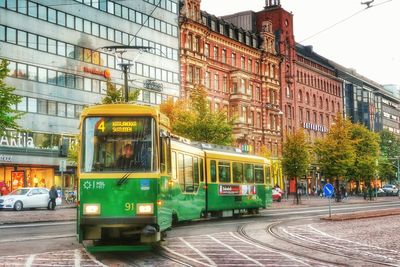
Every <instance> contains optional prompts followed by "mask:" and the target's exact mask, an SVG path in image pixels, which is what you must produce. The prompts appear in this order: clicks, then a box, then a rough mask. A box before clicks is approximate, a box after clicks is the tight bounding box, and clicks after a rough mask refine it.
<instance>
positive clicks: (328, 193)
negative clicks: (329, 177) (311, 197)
mask: <svg viewBox="0 0 400 267" xmlns="http://www.w3.org/2000/svg"><path fill="white" fill-rule="evenodd" d="M333 192H334V189H333V185H332V184H326V185H325V186H324V194H325V196H326V197H331V196H332V195H333Z"/></svg>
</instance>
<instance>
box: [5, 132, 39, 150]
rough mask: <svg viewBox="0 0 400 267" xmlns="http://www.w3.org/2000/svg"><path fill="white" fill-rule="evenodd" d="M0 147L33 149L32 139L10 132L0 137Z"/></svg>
mask: <svg viewBox="0 0 400 267" xmlns="http://www.w3.org/2000/svg"><path fill="white" fill-rule="evenodd" d="M0 146H10V147H27V148H35V145H34V143H33V137H32V136H28V134H27V133H20V132H19V133H16V132H10V133H9V134H7V135H3V136H1V137H0Z"/></svg>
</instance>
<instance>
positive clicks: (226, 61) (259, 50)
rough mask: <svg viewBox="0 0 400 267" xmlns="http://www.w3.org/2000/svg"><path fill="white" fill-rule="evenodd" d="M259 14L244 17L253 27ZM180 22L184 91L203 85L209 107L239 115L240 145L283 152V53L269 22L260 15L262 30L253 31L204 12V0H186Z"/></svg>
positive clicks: (237, 135)
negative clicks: (278, 49) (281, 64)
mask: <svg viewBox="0 0 400 267" xmlns="http://www.w3.org/2000/svg"><path fill="white" fill-rule="evenodd" d="M255 16H256V13H254V12H251V14H249V15H248V16H245V17H244V18H245V19H246V23H247V24H248V25H250V27H253V26H255V25H253V23H252V22H253V21H254V20H255ZM180 23H181V24H180V30H181V32H180V34H181V50H180V56H181V71H182V73H181V77H182V79H181V96H182V97H187V96H188V95H189V94H190V92H191V90H192V89H193V88H194V87H195V86H196V85H204V86H205V87H206V89H207V90H208V99H209V103H210V107H211V109H213V110H220V109H223V110H226V111H227V112H228V114H229V116H231V117H234V118H236V121H235V125H234V137H235V139H236V144H237V146H238V147H240V148H242V150H244V151H249V152H255V153H256V152H258V151H260V149H261V147H263V146H266V147H267V148H268V150H270V151H271V154H272V156H278V155H280V154H281V139H282V129H281V118H280V117H281V113H282V112H281V108H280V102H281V99H280V95H281V93H280V88H281V85H280V82H279V80H280V74H281V73H280V68H279V65H280V57H279V56H278V55H277V53H276V51H275V45H274V44H275V34H274V29H273V25H272V23H271V21H270V20H269V19H265V20H262V21H261V20H259V21H258V24H259V26H260V31H255V30H249V29H247V28H246V27H237V26H235V25H233V24H232V23H229V22H227V21H226V20H224V19H221V18H217V17H215V16H212V15H209V14H207V13H206V12H201V11H200V0H185V1H184V5H183V7H182V9H181V17H180Z"/></svg>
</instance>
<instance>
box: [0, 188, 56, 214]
mask: <svg viewBox="0 0 400 267" xmlns="http://www.w3.org/2000/svg"><path fill="white" fill-rule="evenodd" d="M57 202H58V203H57ZM57 202H56V204H57V205H60V204H61V199H58V201H57ZM48 205H49V190H48V189H46V188H38V187H26V188H19V189H16V190H14V191H12V192H11V193H10V194H8V195H7V196H2V197H0V209H14V210H16V211H20V210H22V209H24V208H48V207H49V206H48Z"/></svg>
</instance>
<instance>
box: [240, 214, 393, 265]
mask: <svg viewBox="0 0 400 267" xmlns="http://www.w3.org/2000/svg"><path fill="white" fill-rule="evenodd" d="M290 221H293V220H290ZM288 223H289V221H285V222H282V221H281V222H274V223H272V224H270V225H269V226H268V227H267V228H266V229H265V231H266V232H267V233H268V234H269V235H271V236H273V237H274V238H276V239H277V240H279V241H282V242H285V243H288V244H290V245H292V246H296V247H299V248H303V249H306V250H310V251H314V252H315V251H318V252H320V253H323V254H328V255H332V256H338V257H342V258H344V259H345V260H347V261H348V260H349V259H352V260H354V261H356V262H360V261H361V265H363V266H365V265H367V264H366V263H369V264H371V266H399V264H398V263H391V262H387V261H386V262H385V261H382V260H378V259H371V258H366V257H365V256H366V255H365V253H364V254H362V253H358V254H354V255H351V253H350V251H354V250H348V253H344V252H343V250H346V249H349V248H346V247H340V246H339V245H334V244H329V245H323V244H321V243H320V242H318V243H317V242H315V241H310V240H305V239H303V241H305V242H303V243H300V242H299V241H294V239H293V238H287V237H284V236H282V235H280V234H279V233H278V232H279V231H278V230H277V229H278V228H279V227H282V226H283V225H284V224H288ZM241 228H243V227H241ZM250 238H251V237H250ZM298 240H301V239H298ZM253 242H259V241H258V240H253ZM306 243H308V245H306ZM310 244H313V245H310ZM264 245H265V244H264ZM323 248H325V249H323ZM280 250H282V248H280ZM286 251H287V252H288V253H292V254H297V255H299V254H300V253H296V252H294V251H293V250H290V251H289V250H286ZM340 251H342V252H340ZM357 252H361V251H357ZM368 254H369V255H371V254H372V253H368ZM301 255H302V256H304V254H301ZM307 257H309V258H312V259H316V258H315V257H313V256H309V255H308V256H307ZM360 257H361V259H360ZM325 258H328V257H325ZM316 260H320V259H316ZM320 261H323V262H327V263H331V264H335V265H337V264H338V263H337V262H330V261H327V260H320ZM344 265H348V266H352V265H353V264H344Z"/></svg>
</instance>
